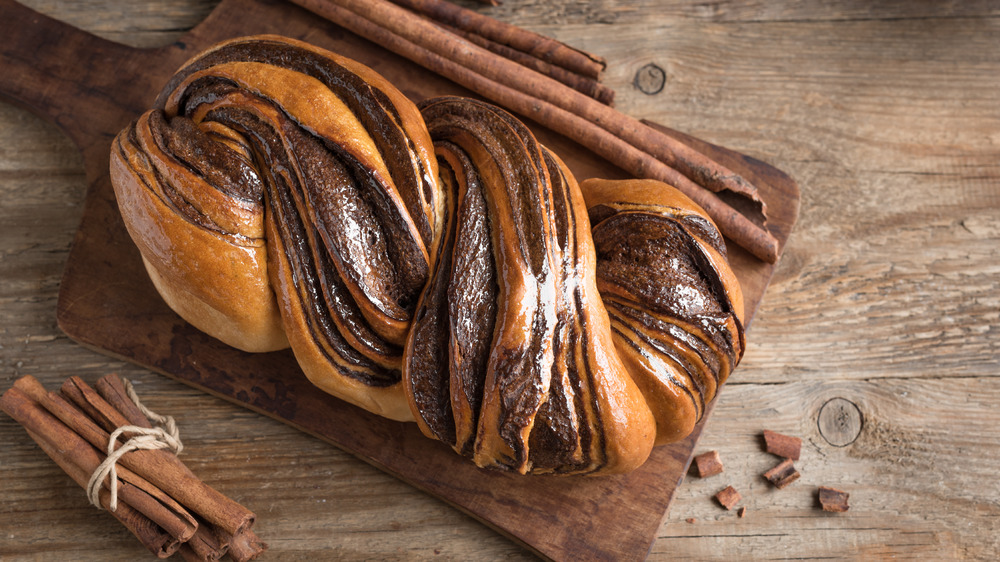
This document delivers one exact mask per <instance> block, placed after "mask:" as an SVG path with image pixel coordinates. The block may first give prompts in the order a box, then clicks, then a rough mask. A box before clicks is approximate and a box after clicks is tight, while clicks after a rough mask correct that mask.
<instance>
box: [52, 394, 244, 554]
mask: <svg viewBox="0 0 1000 562" xmlns="http://www.w3.org/2000/svg"><path fill="white" fill-rule="evenodd" d="M60 390H61V392H62V393H63V394H64V395H66V396H68V397H69V398H70V399H71V400H72V401H73V402H74V403H76V404H83V403H85V404H87V405H88V406H89V407H90V408H93V409H95V410H97V411H98V412H99V414H100V415H99V418H100V419H99V420H98V421H99V422H100V423H102V424H103V425H104V428H105V429H101V428H99V427H96V426H95V427H94V428H88V429H87V430H86V431H85V433H86V438H87V439H88V441H89V440H90V439H91V438H92V437H95V440H94V441H91V444H93V445H94V446H95V447H104V446H106V444H107V441H108V437H109V436H110V434H109V433H107V432H108V431H114V430H115V429H117V428H118V427H121V426H124V425H130V424H129V423H128V420H127V419H125V417H124V416H122V414H121V413H120V412H118V411H116V410H115V409H114V408H112V407H111V405H110V404H108V403H107V401H106V400H104V399H103V398H102V397H101V396H100V395H99V394H97V393H96V392H94V390H93V389H92V388H90V386H89V385H87V383H85V382H84V381H83V380H82V379H80V378H79V377H70V378H69V379H68V380H67V381H66V383H64V384H63V386H62V388H61V389H60ZM53 413H55V412H53ZM56 415H57V416H59V414H56ZM67 415H68V416H69V417H73V416H71V415H70V414H67ZM80 415H81V416H82V417H83V418H84V420H79V419H77V420H76V421H75V422H74V423H77V424H80V425H88V424H87V422H90V420H89V419H86V416H83V415H82V414H80ZM90 424H93V422H90ZM74 429H76V427H74ZM94 429H96V430H97V431H96V432H95V431H94ZM105 430H106V431H105ZM81 434H83V433H81ZM101 434H103V436H104V438H103V440H102V439H100V435H101ZM120 463H121V464H122V465H124V466H126V467H128V468H129V469H131V470H133V471H134V472H136V473H138V474H139V475H140V476H142V477H144V478H146V479H147V480H149V481H150V482H151V483H153V484H154V485H156V486H157V487H159V488H160V489H162V490H163V491H164V492H166V493H167V494H169V495H170V496H171V497H173V498H174V499H176V500H177V501H178V502H180V503H181V504H182V505H184V506H186V507H187V508H188V509H190V510H191V511H194V512H195V513H197V514H198V515H199V516H201V517H202V518H204V519H205V520H206V521H208V522H209V523H211V524H212V525H215V526H217V527H219V528H220V529H222V530H224V531H226V532H227V533H230V534H236V533H238V532H240V531H242V530H244V529H246V528H248V527H249V526H250V525H251V524H252V523H253V520H254V514H253V513H252V512H251V511H250V510H248V509H247V508H245V507H244V506H242V505H240V504H239V503H237V502H235V501H233V500H232V499H230V498H229V497H227V496H225V495H223V494H222V493H220V492H219V491H218V490H216V489H215V488H212V487H211V486H209V485H207V484H205V483H204V482H203V481H202V480H200V479H199V478H198V477H197V476H195V475H194V474H193V473H192V472H191V471H190V470H189V469H188V468H187V466H185V465H184V463H182V462H180V460H178V459H177V457H176V455H173V454H172V453H169V452H167V451H164V450H140V451H133V452H131V453H129V454H127V455H125V456H123V457H122V458H121V460H120Z"/></svg>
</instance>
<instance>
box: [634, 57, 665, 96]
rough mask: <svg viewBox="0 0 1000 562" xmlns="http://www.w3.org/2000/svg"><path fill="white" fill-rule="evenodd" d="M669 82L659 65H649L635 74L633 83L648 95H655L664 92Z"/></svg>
mask: <svg viewBox="0 0 1000 562" xmlns="http://www.w3.org/2000/svg"><path fill="white" fill-rule="evenodd" d="M666 82H667V73H666V71H664V70H663V69H662V68H660V67H659V66H658V65H656V64H653V63H649V64H647V65H645V66H643V67H642V68H640V69H639V71H638V72H636V73H635V79H634V80H633V83H634V84H635V87H636V88H639V90H640V91H641V92H642V93H644V94H647V95H650V96H652V95H655V94H658V93H660V92H662V91H663V85H664V84H666Z"/></svg>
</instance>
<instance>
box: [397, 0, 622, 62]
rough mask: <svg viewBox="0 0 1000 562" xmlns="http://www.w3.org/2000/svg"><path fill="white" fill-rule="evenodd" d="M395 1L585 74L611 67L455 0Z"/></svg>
mask: <svg viewBox="0 0 1000 562" xmlns="http://www.w3.org/2000/svg"><path fill="white" fill-rule="evenodd" d="M392 1H393V2H395V3H396V4H399V5H402V6H406V7H408V8H410V9H412V10H414V11H417V12H420V13H423V14H425V15H427V16H428V17H430V18H432V19H434V20H437V21H439V22H441V23H444V24H447V25H449V26H451V27H455V28H458V29H461V30H463V31H465V32H468V33H470V34H474V35H477V36H479V37H483V38H484V39H488V40H490V41H492V42H493V43H496V44H499V45H506V46H508V47H510V48H512V49H515V50H517V51H520V52H522V53H527V54H530V55H531V56H532V57H534V58H536V59H538V60H541V61H545V62H547V63H549V64H552V65H555V66H559V67H562V68H565V69H566V70H569V71H570V72H574V73H576V74H579V75H581V76H586V77H588V78H592V79H594V80H599V79H600V78H601V74H602V73H603V72H604V69H605V68H607V62H606V61H605V60H604V59H603V58H601V57H599V56H596V55H593V54H591V53H587V52H584V51H581V50H579V49H574V48H573V47H570V46H569V45H566V44H565V43H562V42H560V41H557V40H555V39H552V38H551V37H546V36H544V35H540V34H538V33H535V32H533V31H529V30H527V29H524V28H522V27H517V26H516V25H511V24H509V23H506V22H502V21H500V20H498V19H495V18H491V17H489V16H486V15H483V14H480V13H479V12H476V11H473V10H469V9H466V8H463V7H461V6H459V5H457V4H453V3H451V2H445V1H442V0H392Z"/></svg>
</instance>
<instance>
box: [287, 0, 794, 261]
mask: <svg viewBox="0 0 1000 562" xmlns="http://www.w3.org/2000/svg"><path fill="white" fill-rule="evenodd" d="M293 1H294V2H295V3H296V4H298V5H300V6H302V7H304V8H306V9H308V10H310V11H313V12H314V13H317V14H319V15H320V16H322V17H324V18H326V19H329V20H330V21H333V22H334V23H337V24H338V25H340V26H342V27H345V28H347V29H351V30H352V31H354V32H356V33H358V34H359V35H361V36H363V37H366V38H367V39H369V40H371V41H373V42H375V43H378V44H380V45H383V46H385V47H386V48H388V49H390V50H392V51H394V52H396V53H398V54H400V55H402V56H405V57H407V58H409V59H410V60H412V61H414V62H415V63H417V64H419V65H421V66H423V67H424V68H427V69H428V70H431V71H432V72H436V73H438V74H440V75H442V76H445V77H447V78H449V79H451V80H453V81H454V82H456V83H458V84H460V85H462V86H465V87H467V88H469V89H470V90H473V91H475V92H477V93H479V94H481V95H483V96H485V97H486V98H489V99H491V100H492V101H493V102H495V103H498V104H500V105H502V106H505V107H507V108H509V109H511V110H512V111H515V112H518V113H521V114H522V115H524V116H526V117H528V118H530V119H533V120H535V121H536V122H538V123H540V124H542V125H544V126H546V127H548V128H550V129H552V130H553V131H555V132H557V133H560V134H563V135H565V136H567V137H569V138H572V139H574V140H576V141H577V142H579V143H580V144H581V145H583V146H585V147H586V148H589V149H590V150H592V151H594V152H595V153H596V154H598V155H600V156H602V157H604V158H606V159H607V160H608V161H610V162H612V163H614V164H616V165H617V166H619V167H620V168H622V169H624V170H625V171H627V172H629V173H631V174H633V175H635V176H637V177H645V178H653V179H658V180H660V181H664V182H666V183H669V184H671V185H673V186H674V187H676V188H678V189H679V190H681V191H682V192H684V193H685V194H686V195H687V196H688V197H690V198H691V199H692V200H694V201H695V203H697V204H698V205H700V206H701V207H702V208H703V209H705V211H706V212H707V213H708V214H709V216H711V217H712V219H713V220H714V221H715V222H716V224H717V225H718V227H719V230H720V231H722V233H723V235H725V236H727V237H728V238H730V239H731V240H732V241H733V242H735V243H736V244H737V245H739V246H741V247H743V248H745V249H747V250H748V251H750V252H751V253H752V254H753V255H755V256H756V257H758V258H760V259H762V260H765V261H767V262H770V263H774V262H775V261H777V257H778V243H777V240H776V239H775V238H774V237H773V236H772V235H771V234H770V232H768V231H767V230H766V229H765V228H763V227H762V226H760V225H757V224H756V223H754V222H753V221H751V220H750V219H749V218H747V217H746V216H744V215H742V214H741V213H739V212H738V211H736V210H735V209H734V208H733V207H732V206H730V205H729V204H728V203H726V202H725V201H723V200H722V199H720V198H719V197H718V195H717V194H716V193H714V192H713V190H716V191H717V190H722V189H725V190H729V191H731V192H734V193H751V194H755V193H756V189H755V188H753V186H752V185H750V184H749V183H748V182H746V181H745V180H743V179H742V178H741V177H740V176H738V175H737V174H735V173H733V172H731V171H730V170H728V169H726V168H725V167H723V166H721V165H719V164H718V163H716V162H713V161H712V160H711V159H709V158H707V157H706V156H705V155H703V154H701V153H698V152H697V151H696V150H694V149H692V148H690V147H688V146H686V145H684V144H683V143H681V142H680V141H677V140H676V139H673V138H672V137H670V136H669V135H666V134H664V133H662V132H660V131H658V130H656V129H654V128H652V127H649V126H647V125H645V124H643V123H641V122H640V121H638V120H636V119H634V118H631V117H629V116H626V115H624V114H622V113H620V112H617V111H615V110H614V109H612V108H609V107H607V106H605V105H603V104H601V103H599V102H596V101H595V100H593V99H591V98H589V97H587V96H585V95H583V94H580V93H579V92H576V91H574V90H572V89H571V88H568V87H566V86H564V85H562V84H560V83H559V82H556V81H555V80H553V79H551V78H549V77H546V76H543V75H541V74H539V73H537V72H534V71H531V70H528V69H525V68H524V67H521V66H520V65H517V64H516V63H514V62H512V61H507V60H505V59H503V58H502V57H498V56H496V55H494V54H492V53H490V52H489V51H487V50H485V49H482V48H480V47H477V46H475V45H472V44H471V43H469V42H468V41H465V40H463V39H461V38H459V37H456V36H454V35H452V34H450V33H448V32H447V31H445V30H442V29H440V28H438V27H437V26H435V25H434V24H433V23H431V22H427V21H424V20H421V19H420V18H414V17H413V15H412V13H410V12H407V11H406V10H405V9H403V8H400V7H399V6H395V5H393V4H390V3H387V2H385V0H375V1H371V2H366V1H361V0H293ZM508 84H518V86H519V88H521V89H515V88H513V87H511V86H508ZM527 91H530V92H532V94H527V93H525V92H527ZM675 165H676V166H677V168H679V169H675V168H674V166H675ZM688 176H691V177H693V178H694V180H692V179H690V178H689V177H688ZM695 180H697V181H698V182H699V183H700V184H701V185H699V183H696V182H695ZM703 187H704V188H707V189H703ZM756 200H757V201H758V202H759V203H761V204H762V202H760V200H759V198H756Z"/></svg>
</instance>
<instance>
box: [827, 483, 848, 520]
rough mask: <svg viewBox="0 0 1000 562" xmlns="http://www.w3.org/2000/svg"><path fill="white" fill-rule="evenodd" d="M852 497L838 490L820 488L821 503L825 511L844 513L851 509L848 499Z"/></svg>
mask: <svg viewBox="0 0 1000 562" xmlns="http://www.w3.org/2000/svg"><path fill="white" fill-rule="evenodd" d="M850 497H851V495H850V494H848V493H847V492H844V491H841V490H837V489H836V488H827V487H826V486H820V487H819V503H820V505H822V506H823V511H836V512H839V513H843V512H845V511H847V510H848V509H850V506H849V505H847V499H848V498H850Z"/></svg>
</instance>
